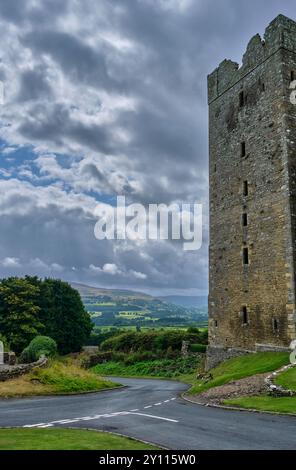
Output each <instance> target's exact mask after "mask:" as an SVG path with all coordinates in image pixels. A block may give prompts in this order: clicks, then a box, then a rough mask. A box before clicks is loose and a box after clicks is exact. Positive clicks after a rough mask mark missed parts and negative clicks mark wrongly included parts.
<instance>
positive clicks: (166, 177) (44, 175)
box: [0, 0, 296, 294]
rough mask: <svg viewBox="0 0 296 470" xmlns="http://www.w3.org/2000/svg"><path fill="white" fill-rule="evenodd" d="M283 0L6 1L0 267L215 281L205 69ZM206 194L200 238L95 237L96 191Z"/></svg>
mask: <svg viewBox="0 0 296 470" xmlns="http://www.w3.org/2000/svg"><path fill="white" fill-rule="evenodd" d="M279 13H283V14H286V15H287V16H290V17H292V18H295V19H296V7H295V2H294V1H292V0H291V1H288V0H286V1H285V0H284V1H283V0H282V1H274V0H270V1H269V2H267V1H266V0H264V1H262V0H256V1H255V0H249V1H241V0H219V1H218V0H215V1H213V0H63V1H61V0H1V1H0V38H1V40H0V44H1V48H0V80H1V81H2V82H3V84H4V95H5V96H4V103H3V104H2V105H1V106H0V113H1V126H0V148H1V156H0V158H1V164H0V276H1V277H3V276H7V275H23V274H26V273H30V274H38V275H40V276H54V277H61V278H64V279H67V280H72V281H79V282H84V283H89V284H92V285H99V286H106V287H121V288H122V287H125V288H134V289H137V290H143V291H146V292H151V293H154V294H160V293H161V294H171V293H179V294H182V293H183V294H205V293H206V292H207V251H208V219H207V201H208V177H207V171H208V166H207V160H208V156H207V151H208V150H207V138H208V137H207V96H206V76H207V74H208V73H209V72H211V71H212V70H213V69H214V68H215V67H216V66H217V64H218V63H220V62H221V61H222V60H223V59H224V58H231V59H233V60H236V61H237V62H240V61H241V56H242V54H243V52H244V50H245V47H246V44H247V42H248V40H249V39H250V38H251V36H253V35H254V34H256V33H257V32H259V33H261V34H262V33H263V31H264V28H265V26H267V24H268V23H269V22H270V21H271V20H272V19H273V18H274V17H275V16H277V15H278V14H279ZM117 195H125V196H126V198H127V201H128V202H141V203H142V204H144V205H147V204H149V203H166V204H169V203H173V202H177V203H181V202H184V203H185V202H187V203H193V202H198V203H201V204H203V206H204V229H203V244H202V248H201V249H200V250H198V251H196V252H192V251H187V252H186V251H184V250H183V246H182V244H181V243H179V242H172V241H147V242H139V241H138V242H135V241H128V240H126V241H124V240H121V241H107V240H105V241H99V240H96V238H95V237H94V225H95V222H96V220H97V219H96V217H95V214H94V210H95V207H96V205H97V204H98V202H101V203H104V204H111V205H114V201H115V198H116V196H117Z"/></svg>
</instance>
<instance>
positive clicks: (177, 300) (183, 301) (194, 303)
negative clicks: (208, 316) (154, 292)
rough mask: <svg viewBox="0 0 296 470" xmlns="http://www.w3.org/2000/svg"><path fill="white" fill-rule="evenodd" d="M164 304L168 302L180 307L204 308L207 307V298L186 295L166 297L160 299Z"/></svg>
mask: <svg viewBox="0 0 296 470" xmlns="http://www.w3.org/2000/svg"><path fill="white" fill-rule="evenodd" d="M160 298H161V299H162V300H164V301H165V302H169V303H172V304H175V305H181V306H182V307H194V308H198V307H206V306H207V305H208V297H207V296H206V295H203V296H187V295H167V296H164V297H160Z"/></svg>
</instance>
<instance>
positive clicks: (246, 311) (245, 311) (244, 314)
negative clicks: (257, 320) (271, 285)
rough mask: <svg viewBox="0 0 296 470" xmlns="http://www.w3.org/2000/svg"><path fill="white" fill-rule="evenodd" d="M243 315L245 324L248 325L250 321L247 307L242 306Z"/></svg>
mask: <svg viewBox="0 0 296 470" xmlns="http://www.w3.org/2000/svg"><path fill="white" fill-rule="evenodd" d="M242 317H243V325H247V324H248V323H249V319H248V310H247V307H243V308H242Z"/></svg>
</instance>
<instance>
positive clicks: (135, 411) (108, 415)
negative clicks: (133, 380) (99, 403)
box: [22, 397, 179, 428]
mask: <svg viewBox="0 0 296 470" xmlns="http://www.w3.org/2000/svg"><path fill="white" fill-rule="evenodd" d="M173 400H176V397H174V398H170V399H169V400H164V401H163V402H158V403H154V404H153V405H146V406H144V407H143V409H144V410H147V409H149V408H152V407H153V406H160V405H163V404H164V403H169V402H170V401H173ZM139 411H140V410H139V408H135V409H133V410H129V411H117V412H114V413H105V414H101V415H93V416H81V417H79V418H70V419H60V420H57V421H51V422H49V423H37V424H26V425H24V426H22V427H23V428H49V427H51V426H54V425H56V424H70V423H77V422H79V421H91V420H95V419H100V418H112V417H115V416H125V415H130V414H134V415H138V416H146V417H147V418H153V419H160V420H164V421H170V422H172V423H178V422H179V421H178V420H176V419H170V418H164V417H162V416H155V415H150V414H145V413H140V412H139Z"/></svg>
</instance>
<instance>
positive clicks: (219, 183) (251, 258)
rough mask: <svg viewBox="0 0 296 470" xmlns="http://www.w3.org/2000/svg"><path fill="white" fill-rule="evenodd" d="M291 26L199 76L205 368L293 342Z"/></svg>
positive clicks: (295, 212) (295, 48)
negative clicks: (205, 203) (205, 194)
mask: <svg viewBox="0 0 296 470" xmlns="http://www.w3.org/2000/svg"><path fill="white" fill-rule="evenodd" d="M294 79H296V23H295V22H294V21H292V20H290V19H289V18H286V17H284V16H282V15H280V16H278V17H277V18H276V19H275V20H274V21H272V23H271V24H270V25H269V26H268V27H267V29H266V31H265V34H264V40H262V39H261V37H260V36H259V35H256V36H254V37H253V38H252V39H251V41H250V42H249V44H248V47H247V50H246V53H245V54H244V57H243V63H242V66H241V67H239V66H238V64H237V63H235V62H232V61H230V60H225V61H224V62H222V63H221V64H220V65H219V67H218V68H217V69H216V70H214V72H213V73H212V74H211V75H209V77H208V97H209V126H210V128H209V134H210V136H209V145H210V278H209V349H208V363H207V366H208V368H210V367H212V366H214V365H215V364H217V363H218V362H220V361H221V360H223V359H224V358H226V357H231V356H233V355H236V354H242V353H245V352H246V351H256V350H282V349H287V348H288V347H289V344H290V342H291V341H292V339H295V337H296V330H295V326H296V315H295V270H296V240H295V237H296V105H293V104H292V103H291V101H290V95H291V91H292V90H291V88H290V87H291V82H293V80H294Z"/></svg>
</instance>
